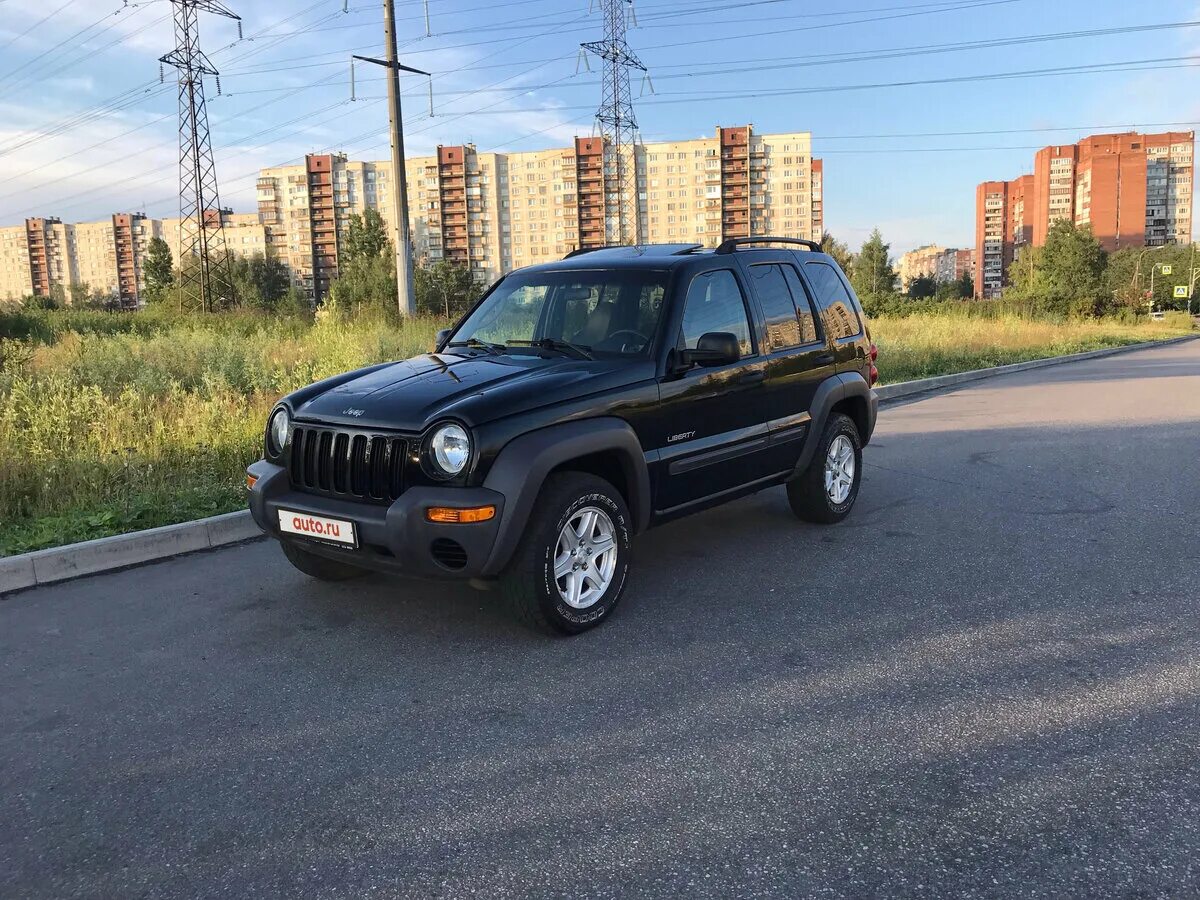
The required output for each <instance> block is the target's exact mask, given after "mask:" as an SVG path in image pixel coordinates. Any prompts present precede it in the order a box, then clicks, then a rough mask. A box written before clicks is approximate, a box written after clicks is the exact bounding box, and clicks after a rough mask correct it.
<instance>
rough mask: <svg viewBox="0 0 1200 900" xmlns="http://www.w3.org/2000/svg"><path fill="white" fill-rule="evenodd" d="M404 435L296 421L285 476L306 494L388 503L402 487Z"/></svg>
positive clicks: (405, 446) (400, 492) (405, 444)
mask: <svg viewBox="0 0 1200 900" xmlns="http://www.w3.org/2000/svg"><path fill="white" fill-rule="evenodd" d="M407 448H408V444H407V441H405V439H404V438H397V437H392V436H391V435H380V434H368V433H365V432H361V431H354V430H352V429H345V428H329V427H323V426H319V425H303V424H300V425H296V426H294V428H293V430H292V445H291V451H290V452H289V453H288V454H287V457H286V458H287V463H288V466H287V468H288V480H289V481H290V482H291V485H292V487H293V488H295V489H296V490H299V491H304V492H305V493H310V494H325V495H328V496H335V497H337V496H341V497H358V498H361V499H363V500H370V501H372V502H390V501H392V500H395V499H396V498H397V497H399V496H400V495H401V494H402V493H403V492H404V460H405V456H406V453H407Z"/></svg>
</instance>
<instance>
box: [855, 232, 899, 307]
mask: <svg viewBox="0 0 1200 900" xmlns="http://www.w3.org/2000/svg"><path fill="white" fill-rule="evenodd" d="M890 250H891V245H890V244H885V243H884V242H883V235H881V234H880V233H879V229H878V228H876V229H875V230H874V231H872V232H871V236H870V237H869V238H867V240H866V242H865V243H864V244H863V245H862V249H861V250H860V251H859V252H858V255H857V256H856V257H854V268H853V271H852V272H850V273H849V274H850V283H851V284H852V285H854V292H855V293H856V294H858V296H859V297H860V298H866V297H875V296H878V295H880V294H887V293H890V292H891V291H893V290H895V288H896V270H895V269H893V268H892V260H891V257H890V256H889V255H888V253H889V251H890Z"/></svg>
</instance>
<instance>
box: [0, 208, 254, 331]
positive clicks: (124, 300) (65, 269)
mask: <svg viewBox="0 0 1200 900" xmlns="http://www.w3.org/2000/svg"><path fill="white" fill-rule="evenodd" d="M212 215H215V212H213V213H210V216H212ZM221 220H222V224H223V226H224V231H225V242H226V247H227V248H228V249H229V250H230V251H231V252H233V253H235V254H238V255H241V256H250V255H252V254H254V253H265V252H266V251H267V239H266V229H265V228H264V226H263V225H262V223H261V222H259V217H258V214H257V213H242V214H237V213H231V212H229V211H228V210H224V211H222V214H221ZM179 224H180V220H179V219H151V218H148V217H146V216H144V215H141V214H140V213H114V214H113V215H112V216H110V217H109V218H107V219H101V220H100V221H97V222H78V223H74V224H71V223H64V222H62V221H61V220H60V219H57V218H36V219H26V220H25V223H24V224H23V225H13V226H10V227H6V228H0V301H3V300H19V299H21V298H23V297H27V296H30V295H34V296H38V297H50V296H54V295H55V294H59V295H60V296H61V297H62V299H63V300H64V301H67V302H76V301H83V300H86V299H87V296H86V295H87V294H100V295H103V296H109V297H112V298H113V299H115V300H117V301H118V302H119V303H120V304H121V305H122V306H123V307H126V308H129V309H136V308H137V307H138V306H139V305H141V291H142V290H143V289H144V287H145V281H144V278H143V275H142V264H143V262H144V260H145V257H146V253H147V251H148V250H149V245H150V241H151V239H153V238H156V237H160V238H162V239H163V240H165V241H166V242H167V245H168V246H169V247H170V248H171V258H172V259H173V260H175V261H176V262H178V260H179V255H180V247H179V244H180V236H179V230H180V229H179ZM77 293H80V294H81V296H78V297H77V296H75V294H77Z"/></svg>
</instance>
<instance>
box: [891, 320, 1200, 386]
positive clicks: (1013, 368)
mask: <svg viewBox="0 0 1200 900" xmlns="http://www.w3.org/2000/svg"><path fill="white" fill-rule="evenodd" d="M1197 337H1200V336H1198V335H1194V334H1185V335H1182V336H1181V337H1177V338H1167V339H1166V340H1165V341H1143V342H1142V343H1140V344H1126V345H1125V346H1124V347H1106V348H1104V349H1103V350H1088V351H1086V352H1084V353H1072V354H1070V355H1069V356H1047V357H1046V358H1044V359H1031V360H1027V361H1026V362H1019V363H1010V364H1009V365H1007V366H992V367H991V368H988V369H972V370H971V371H969V372H955V373H954V374H953V375H937V376H935V377H933V378H918V379H916V380H915V381H900V382H897V383H896V384H889V385H885V386H884V387H881V388H876V389H875V393H876V394H877V395H878V396H879V400H880V402H886V401H889V400H898V399H900V398H901V397H911V396H913V395H914V394H925V393H928V392H931V391H938V390H942V389H943V388H948V387H954V386H956V385H959V384H966V383H967V382H970V381H980V380H981V379H984V378H994V377H996V376H997V375H1010V374H1012V373H1013V372H1025V371H1028V370H1029V369H1042V368H1045V367H1046V366H1059V365H1062V364H1063V363H1070V362H1080V361H1082V360H1085V359H1099V358H1100V357H1102V356H1115V355H1116V354H1118V353H1129V352H1132V351H1134V350H1147V349H1149V348H1151V347H1166V346H1168V345H1170V344H1178V343H1180V342H1182V341H1194V340H1196V339H1197Z"/></svg>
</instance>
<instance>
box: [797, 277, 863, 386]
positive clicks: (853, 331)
mask: <svg viewBox="0 0 1200 900" xmlns="http://www.w3.org/2000/svg"><path fill="white" fill-rule="evenodd" d="M804 274H805V276H807V279H808V283H809V285H810V286H811V287H812V293H813V299H814V300H815V301H816V303H817V307H818V309H819V310H820V312H821V323H822V325H823V326H824V328H825V331H826V333H827V334H828V336H829V343H830V348H831V349H832V351H833V354H834V362H835V363H836V365H837V370H838V371H839V372H845V371H848V370H850V369H858V370H860V371H861V370H863V369H864V367H865V366H866V365H867V364H868V363H867V342H866V335H865V334H864V332H863V323H862V319H861V318H860V317H859V314H858V307H857V305H856V304H855V302H854V300H853V299H851V297H850V289H849V288H848V287H847V286H846V283H845V282H844V281H843V280H842V277H841V275H840V274H839V273H838V270H837V269H836V268H835V267H834V266H833V265H831V264H830V263H828V262H824V261H822V260H820V259H813V260H805V261H804Z"/></svg>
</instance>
